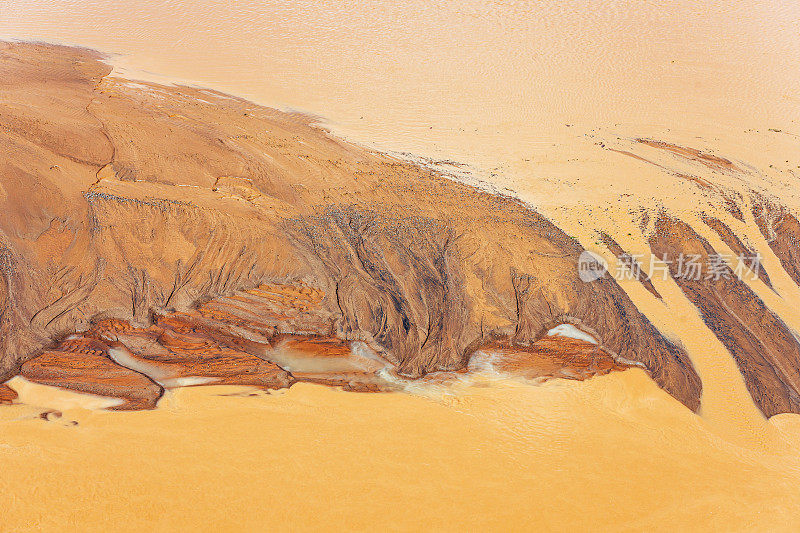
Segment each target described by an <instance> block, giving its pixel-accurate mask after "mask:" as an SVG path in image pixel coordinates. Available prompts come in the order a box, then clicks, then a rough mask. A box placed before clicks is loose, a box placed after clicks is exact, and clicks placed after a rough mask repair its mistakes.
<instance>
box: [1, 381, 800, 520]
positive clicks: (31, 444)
mask: <svg viewBox="0 0 800 533" xmlns="http://www.w3.org/2000/svg"><path fill="white" fill-rule="evenodd" d="M485 385H488V386H482V387H481V386H470V387H466V386H465V387H464V388H463V389H462V390H459V391H457V393H452V394H451V393H446V392H445V391H444V390H441V389H427V391H426V396H420V395H412V394H400V393H389V394H359V393H348V392H341V391H336V390H332V389H328V388H324V387H321V386H316V385H305V384H300V385H297V386H295V387H292V388H291V389H289V390H287V391H285V392H280V393H273V394H269V395H265V394H262V393H259V394H258V395H256V396H248V395H246V394H245V390H244V389H239V388H233V387H196V388H187V389H180V390H178V391H177V392H175V393H174V395H172V396H169V397H168V398H167V399H166V401H165V402H164V404H162V406H161V407H160V408H159V409H157V410H155V411H148V412H121V413H120V412H117V413H109V412H98V411H86V410H81V409H72V410H65V411H64V415H63V417H62V418H59V419H55V420H51V421H49V422H46V421H44V420H41V419H39V418H38V417H37V414H38V412H39V411H38V410H36V409H33V408H30V407H25V406H15V407H10V408H8V409H3V410H0V417H1V418H0V420H2V421H1V422H0V427H2V429H0V431H2V444H0V462H2V464H3V475H2V476H0V489H2V490H0V492H2V494H3V495H4V500H5V505H4V512H3V518H2V520H3V529H4V530H10V531H22V530H25V528H26V527H29V528H32V529H37V528H38V527H42V528H44V529H46V530H50V531H55V530H63V529H64V528H65V527H66V528H70V527H79V528H80V529H81V530H93V531H95V530H103V529H104V528H105V529H106V530H108V528H113V529H114V530H121V531H135V530H143V529H146V528H147V527H149V526H150V525H151V524H152V525H154V526H155V529H156V530H176V529H180V530H188V529H195V528H197V529H199V530H203V531H209V530H215V531H220V530H223V531H241V530H242V529H249V530H263V529H265V528H267V529H273V528H274V529H279V530H290V529H298V528H316V529H321V528H337V529H342V528H352V529H356V530H368V529H374V527H375V524H381V526H380V527H381V528H387V529H419V528H424V529H432V528H433V529H449V530H454V529H460V530H464V529H468V528H469V529H473V528H487V527H489V528H493V529H503V528H509V527H512V528H515V529H519V528H528V529H533V528H536V529H545V530H556V529H559V530H564V529H567V530H569V529H573V530H574V529H575V528H579V529H589V528H591V529H596V528H601V527H607V528H611V529H614V530H642V529H647V530H660V531H674V530H675V529H676V528H677V529H698V528H715V529H730V528H734V529H750V528H756V529H760V530H776V529H778V530H788V529H790V527H791V524H793V523H796V519H797V510H798V509H799V508H800V493H798V491H797V485H798V482H800V454H798V452H800V449H798V447H797V446H798V445H800V427H798V425H797V424H796V420H795V421H793V420H791V419H790V418H789V417H778V420H775V421H773V423H771V424H764V426H763V427H762V428H761V429H762V432H761V435H762V438H763V442H760V443H751V444H749V445H747V446H740V445H735V444H731V443H730V442H727V441H726V440H723V439H720V438H718V437H716V436H714V435H713V434H712V433H710V432H709V431H708V428H707V427H706V425H705V424H704V423H703V422H702V421H701V420H700V419H698V418H697V417H695V416H694V415H693V414H691V413H690V412H689V411H688V410H687V409H685V408H684V407H683V406H682V405H680V404H679V403H678V402H677V401H675V400H673V399H672V398H670V397H669V396H667V395H666V393H664V392H662V391H661V390H659V389H658V388H657V387H656V386H655V385H653V384H652V382H651V381H650V380H649V379H648V378H647V377H646V376H645V375H644V373H642V372H640V371H637V370H630V371H627V372H624V373H620V374H615V375H610V376H604V377H601V378H596V379H593V380H590V381H587V382H563V381H561V382H555V381H554V382H549V383H548V384H546V385H542V386H537V387H532V386H530V385H525V384H521V383H518V382H513V381H506V382H496V381H490V382H489V383H485ZM242 394H245V395H242ZM37 395H38V401H39V402H40V403H47V402H48V399H47V398H48V395H47V394H45V393H43V392H42V391H38V392H37V393H33V392H30V394H29V397H28V398H27V400H28V401H31V402H35V401H36V396H37ZM72 421H77V422H78V425H72ZM792 424H794V426H792ZM782 431H785V432H786V435H785V436H786V437H787V438H786V439H785V440H784V437H782V436H781V432H782ZM790 441H791V442H793V443H794V444H793V445H790V444H789V442H790Z"/></svg>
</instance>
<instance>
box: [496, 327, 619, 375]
mask: <svg viewBox="0 0 800 533" xmlns="http://www.w3.org/2000/svg"><path fill="white" fill-rule="evenodd" d="M481 351H482V352H488V353H489V354H490V357H491V364H492V366H493V367H494V368H495V369H497V370H499V371H501V372H507V373H509V374H514V375H518V376H522V377H524V378H527V379H535V378H566V379H577V380H584V379H588V378H591V377H593V376H601V375H604V374H608V373H609V372H614V371H621V370H626V369H628V368H631V367H633V366H635V365H632V364H630V363H622V362H619V361H617V360H616V359H615V358H614V356H613V355H612V354H611V353H610V352H608V350H606V349H605V348H603V347H602V346H599V345H597V344H593V343H591V342H587V341H584V340H580V339H573V338H570V337H562V336H557V335H552V336H545V337H542V338H541V339H539V340H537V341H536V342H534V343H532V344H531V345H529V346H519V345H515V344H512V343H510V342H495V343H491V344H488V345H486V346H484V347H483V348H481Z"/></svg>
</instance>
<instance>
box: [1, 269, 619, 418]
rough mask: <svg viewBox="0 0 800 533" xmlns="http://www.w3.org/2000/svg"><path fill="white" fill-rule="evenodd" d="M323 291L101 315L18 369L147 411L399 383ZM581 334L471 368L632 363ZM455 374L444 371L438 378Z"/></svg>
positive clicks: (542, 370) (510, 347)
mask: <svg viewBox="0 0 800 533" xmlns="http://www.w3.org/2000/svg"><path fill="white" fill-rule="evenodd" d="M323 296H324V293H323V292H322V291H320V290H319V289H314V288H311V287H308V286H305V285H303V284H300V283H292V284H277V283H271V284H264V285H260V286H258V287H255V288H253V289H249V290H242V291H237V292H236V293H234V294H232V295H231V296H228V297H223V298H219V299H215V300H210V301H207V302H204V303H202V304H199V305H198V306H197V307H196V308H195V309H192V310H189V311H187V312H170V313H167V314H164V315H158V316H155V317H154V319H153V323H152V324H151V325H149V326H146V327H142V326H139V327H137V326H134V325H131V324H130V323H129V322H128V321H126V320H121V319H115V318H101V319H98V320H96V321H95V322H94V323H93V324H92V326H91V328H90V329H89V330H87V331H85V332H83V333H80V334H72V335H70V336H68V337H67V338H65V339H64V340H62V341H61V342H59V343H58V344H57V346H55V347H54V348H53V349H49V350H46V351H44V352H43V353H42V354H40V355H38V356H37V357H34V358H33V359H31V360H29V361H27V362H25V363H24V364H23V365H22V369H21V373H20V375H21V376H22V377H24V378H25V379H27V380H28V381H32V382H35V383H40V384H44V385H50V386H55V387H60V388H65V389H69V390H73V391H77V392H82V393H88V394H94V395H97V396H103V397H108V398H114V399H118V400H120V401H119V403H116V404H114V405H112V406H111V407H109V408H110V409H115V410H130V409H133V410H135V409H151V408H154V407H155V406H156V404H157V402H158V400H159V399H160V398H161V396H162V395H163V393H164V390H165V389H171V388H176V387H186V386H193V385H243V386H249V387H254V388H257V389H261V390H275V389H281V388H287V387H290V386H291V385H293V384H294V383H297V382H309V383H317V384H323V385H328V386H336V387H340V388H342V389H344V390H349V391H358V392H382V391H394V390H398V387H399V385H398V379H397V377H398V376H397V368H396V367H395V366H394V365H393V364H391V363H390V362H389V361H387V360H385V359H383V358H382V357H381V356H380V355H379V354H378V353H377V352H376V351H374V350H373V349H371V348H370V347H369V346H368V345H367V344H366V343H364V342H363V341H359V340H353V341H347V340H343V339H340V338H337V337H336V336H333V335H332V334H331V333H332V331H333V329H334V325H333V323H327V324H325V323H323V322H321V321H320V318H319V315H320V313H319V312H318V311H319V306H320V305H321V303H322V301H323V300H324V298H323ZM564 327H567V326H566V325H565V326H564ZM568 327H570V328H573V329H574V326H571V325H570V326H568ZM552 331H553V332H556V333H557V332H558V331H559V329H558V327H556V328H555V329H553V330H552ZM575 331H577V330H575ZM587 339H589V341H587V340H585V339H576V338H574V337H570V336H564V335H556V334H554V335H544V336H543V337H542V338H540V339H539V340H537V341H535V342H534V343H532V344H530V345H521V344H518V343H515V342H514V341H513V340H512V339H505V340H496V341H492V342H488V343H486V344H485V345H482V346H479V347H477V348H476V350H475V351H474V352H473V353H472V354H471V357H470V358H471V360H472V361H473V363H472V364H471V367H472V368H477V367H476V365H477V364H478V363H479V361H480V360H482V359H485V356H486V354H490V355H491V361H492V366H493V368H494V369H495V370H498V371H501V372H504V373H506V374H510V375H515V376H520V377H523V378H527V379H549V378H567V379H580V380H583V379H588V378H590V377H593V376H596V375H603V374H607V373H609V372H611V371H620V370H625V369H627V368H630V367H631V366H635V365H633V364H631V362H622V361H619V360H617V358H615V356H614V355H613V354H611V353H610V352H608V351H607V350H606V349H605V348H603V347H602V346H601V345H599V344H598V341H597V340H595V339H593V338H589V337H587ZM386 372H388V373H389V376H394V378H391V377H389V376H387V375H386V374H385V373H386ZM462 373H463V372H462ZM455 377H456V374H452V375H449V376H448V375H447V374H442V375H440V376H439V378H438V379H440V380H444V381H448V379H452V378H455ZM387 378H389V379H387ZM0 392H5V396H3V398H4V399H5V402H6V403H11V402H12V401H13V400H14V399H15V398H16V393H15V392H14V390H13V389H11V388H10V387H4V388H2V389H0Z"/></svg>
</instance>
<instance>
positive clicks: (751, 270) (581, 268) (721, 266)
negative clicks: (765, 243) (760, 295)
mask: <svg viewBox="0 0 800 533" xmlns="http://www.w3.org/2000/svg"><path fill="white" fill-rule="evenodd" d="M606 273H608V274H609V275H611V277H613V278H614V279H616V280H617V281H622V280H637V279H638V280H641V279H643V278H647V279H659V278H660V279H662V280H667V279H670V278H673V279H681V280H685V281H701V280H714V281H718V280H721V279H732V278H738V279H740V280H746V279H749V280H752V281H755V280H756V279H757V278H758V277H759V276H760V275H761V255H760V254H759V253H753V254H739V255H730V254H718V253H713V254H709V255H708V256H706V257H703V256H701V255H699V254H683V253H680V254H676V255H675V256H669V255H666V254H665V255H663V256H661V257H656V256H654V255H652V254H651V255H650V257H646V256H645V255H644V254H638V255H631V254H621V255H620V256H619V257H617V260H616V264H615V270H614V272H613V273H612V272H609V267H608V263H607V262H606V261H605V259H603V258H602V257H601V256H600V255H598V254H596V253H594V252H590V251H588V250H587V251H585V252H583V253H582V254H581V255H580V257H579V258H578V276H579V277H580V278H581V280H582V281H585V282H590V281H595V280H597V279H600V278H602V277H604V276H605V275H606Z"/></svg>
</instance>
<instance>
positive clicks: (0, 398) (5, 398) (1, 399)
mask: <svg viewBox="0 0 800 533" xmlns="http://www.w3.org/2000/svg"><path fill="white" fill-rule="evenodd" d="M16 399H17V391H15V390H14V389H12V388H11V387H9V386H8V385H6V384H5V383H2V384H0V405H3V404H9V403H13V402H14V400H16Z"/></svg>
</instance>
